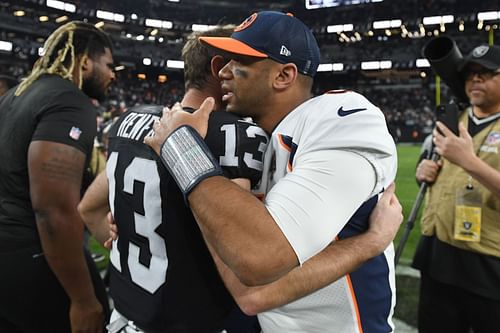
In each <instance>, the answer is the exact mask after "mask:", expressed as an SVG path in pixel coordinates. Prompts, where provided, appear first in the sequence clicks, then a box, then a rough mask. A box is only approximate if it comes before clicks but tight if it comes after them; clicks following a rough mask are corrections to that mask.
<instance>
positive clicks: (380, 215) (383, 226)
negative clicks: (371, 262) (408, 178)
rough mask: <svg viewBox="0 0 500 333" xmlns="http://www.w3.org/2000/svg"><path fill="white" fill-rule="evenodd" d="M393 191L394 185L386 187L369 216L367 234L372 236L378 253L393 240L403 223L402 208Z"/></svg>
mask: <svg viewBox="0 0 500 333" xmlns="http://www.w3.org/2000/svg"><path fill="white" fill-rule="evenodd" d="M395 190H396V185H395V184H394V183H392V184H391V185H390V186H389V187H387V189H386V190H385V191H384V193H382V196H381V197H380V199H379V201H378V202H377V206H375V209H374V210H373V211H372V213H371V215H370V227H369V229H368V233H371V235H372V236H373V237H372V238H373V241H374V245H376V248H378V251H379V252H382V251H384V250H385V249H386V248H387V246H389V244H390V243H391V242H392V241H393V240H394V237H395V236H396V233H397V232H398V230H399V227H400V226H401V223H402V222H403V213H402V211H403V208H402V207H401V204H400V203H399V200H398V198H397V197H396V194H395Z"/></svg>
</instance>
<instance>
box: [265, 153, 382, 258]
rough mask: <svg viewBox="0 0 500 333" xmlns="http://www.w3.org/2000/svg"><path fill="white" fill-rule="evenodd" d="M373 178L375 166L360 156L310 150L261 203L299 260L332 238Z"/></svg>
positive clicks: (366, 195) (366, 193) (364, 195)
mask: <svg viewBox="0 0 500 333" xmlns="http://www.w3.org/2000/svg"><path fill="white" fill-rule="evenodd" d="M375 183H376V173H375V170H374V168H373V166H372V164H371V163H370V162H368V160H367V159H366V158H364V157H363V156H361V155H359V154H357V153H355V152H352V151H343V150H322V151H314V152H310V153H307V154H304V155H303V156H301V157H300V158H299V159H298V160H297V161H296V163H295V166H294V169H293V171H291V172H289V173H288V174H286V176H285V177H283V178H282V179H280V181H279V182H278V183H277V184H276V185H275V186H274V187H273V188H272V190H271V191H270V192H269V193H268V194H267V195H266V202H265V203H266V207H267V209H268V210H269V212H270V214H271V215H272V217H273V218H274V220H275V221H276V223H277V224H278V226H279V227H280V228H281V231H282V232H283V234H284V235H285V237H286V238H287V239H288V242H289V243H290V244H291V246H292V247H293V249H294V251H295V253H296V255H297V258H298V260H299V262H300V264H301V265H302V263H303V262H305V261H306V260H308V259H309V258H311V257H312V256H314V255H315V254H317V253H319V252H320V251H321V250H323V249H324V248H325V247H326V246H327V245H328V244H329V243H331V242H332V241H333V240H334V238H335V237H336V236H337V234H338V233H339V232H340V231H341V230H342V228H343V227H344V226H345V225H346V223H347V222H348V220H349V219H350V218H351V216H352V215H353V214H354V212H355V211H356V210H357V209H358V208H359V206H361V204H362V203H363V202H364V201H366V200H367V199H368V198H369V195H370V194H371V193H372V191H373V189H374V186H375Z"/></svg>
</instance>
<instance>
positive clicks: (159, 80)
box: [158, 74, 167, 83]
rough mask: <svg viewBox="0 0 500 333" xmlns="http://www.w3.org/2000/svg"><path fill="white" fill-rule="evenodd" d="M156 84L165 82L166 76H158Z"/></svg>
mask: <svg viewBox="0 0 500 333" xmlns="http://www.w3.org/2000/svg"><path fill="white" fill-rule="evenodd" d="M158 82H160V83H165V82H167V76H166V75H165V74H160V75H158Z"/></svg>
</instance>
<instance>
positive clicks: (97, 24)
mask: <svg viewBox="0 0 500 333" xmlns="http://www.w3.org/2000/svg"><path fill="white" fill-rule="evenodd" d="M94 26H95V27H96V28H99V29H100V28H102V27H104V21H99V22H97V23H96V24H94Z"/></svg>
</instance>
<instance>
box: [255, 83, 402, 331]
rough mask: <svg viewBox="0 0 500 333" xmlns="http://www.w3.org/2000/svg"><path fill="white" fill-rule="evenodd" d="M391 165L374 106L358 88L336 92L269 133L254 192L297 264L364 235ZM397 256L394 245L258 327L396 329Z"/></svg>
mask: <svg viewBox="0 0 500 333" xmlns="http://www.w3.org/2000/svg"><path fill="white" fill-rule="evenodd" d="M396 170H397V156H396V146H395V144H394V141H393V139H392V137H391V135H390V134H389V132H388V130H387V126H386V122H385V118H384V115H383V114H382V112H381V111H380V109H379V108H377V107H375V106H374V105H373V104H371V103H370V102H369V101H368V100H367V99H366V98H365V97H363V96H361V95H359V94H357V93H354V92H350V91H333V92H331V93H328V94H325V95H322V96H318V97H315V98H313V99H310V100H308V101H307V102H305V103H303V104H302V105H300V106H298V107H297V108H296V109H295V110H293V111H292V112H291V113H290V114H288V115H287V116H286V117H285V118H284V119H283V120H282V121H281V122H280V124H279V125H278V126H277V127H276V128H275V129H274V131H273V133H272V138H271V142H270V144H269V146H268V149H267V151H266V155H265V158H264V173H263V177H262V182H261V186H260V191H261V192H262V193H264V194H265V201H264V202H265V205H266V207H267V209H268V210H269V212H270V214H271V215H272V216H273V218H274V220H275V221H276V223H277V224H278V226H279V227H280V229H281V230H282V232H283V234H284V235H285V236H286V238H287V240H288V241H289V243H290V244H291V246H292V248H293V249H294V251H295V253H296V255H297V258H298V260H299V262H300V264H302V263H304V262H305V261H306V260H308V259H309V258H311V257H312V256H314V255H315V254H317V253H319V252H320V251H321V250H323V249H324V248H325V247H326V246H327V245H328V244H329V243H331V242H332V241H333V240H334V239H336V238H339V239H342V238H347V237H351V236H354V235H356V234H360V233H362V232H364V231H366V230H367V228H368V219H369V216H370V213H371V210H372V209H373V207H375V205H376V202H377V200H378V195H379V193H380V192H381V191H383V190H384V188H386V187H387V186H389V184H390V183H391V182H392V181H394V179H395V176H396ZM393 252H394V251H393V247H392V245H391V246H390V247H389V248H388V249H387V250H386V251H385V253H384V254H382V255H380V256H378V257H376V258H373V259H371V260H370V261H368V262H367V263H365V264H364V265H362V266H361V267H360V268H359V269H358V270H356V271H355V272H353V273H351V274H349V275H347V276H344V277H343V278H341V279H340V280H338V281H336V282H335V283H333V284H331V285H329V286H327V287H325V288H323V289H321V290H318V291H316V292H315V293H313V294H311V295H309V296H307V297H304V298H302V299H300V300H297V301H295V302H292V303H290V304H288V305H285V306H282V307H280V308H277V309H275V310H271V311H267V312H264V313H261V314H259V321H260V323H261V326H262V329H263V332H265V333H267V332H269V333H275V332H287V333H291V332H307V333H315V332H318V333H320V332H321V333H325V332H335V333H343V332H345V333H353V332H364V333H367V332H377V333H378V332H392V331H393V327H394V326H393V324H392V320H391V318H392V313H393V308H394V305H395V283H394V264H393V260H394V258H393V257H394V253H393Z"/></svg>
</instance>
